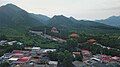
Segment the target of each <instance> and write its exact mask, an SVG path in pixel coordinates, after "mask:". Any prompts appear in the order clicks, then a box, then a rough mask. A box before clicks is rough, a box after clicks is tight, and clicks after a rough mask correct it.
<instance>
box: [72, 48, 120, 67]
mask: <svg viewBox="0 0 120 67" xmlns="http://www.w3.org/2000/svg"><path fill="white" fill-rule="evenodd" d="M80 54H82V56H83V59H82V61H83V63H84V64H85V65H89V66H94V64H97V65H98V64H99V63H100V64H101V65H103V66H106V65H108V64H110V63H111V64H118V65H119V66H120V57H117V56H114V57H112V56H108V55H103V54H97V55H92V53H91V52H90V51H88V50H81V52H73V56H74V57H75V56H77V55H80ZM96 67H97V66H96ZM98 67H99V66H98ZM106 67H107V66H106Z"/></svg>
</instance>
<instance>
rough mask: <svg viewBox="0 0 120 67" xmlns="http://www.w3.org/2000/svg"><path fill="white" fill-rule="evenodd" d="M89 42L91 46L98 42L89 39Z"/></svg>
mask: <svg viewBox="0 0 120 67" xmlns="http://www.w3.org/2000/svg"><path fill="white" fill-rule="evenodd" d="M87 42H88V43H89V44H95V43H96V40H95V39H89V40H87Z"/></svg>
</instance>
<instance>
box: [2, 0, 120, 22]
mask: <svg viewBox="0 0 120 67" xmlns="http://www.w3.org/2000/svg"><path fill="white" fill-rule="evenodd" d="M8 3H12V4H15V5H17V6H18V7H20V8H22V9H24V10H26V11H28V12H30V13H35V14H43V15H46V16H49V17H52V16H54V15H64V16H67V17H70V16H72V17H74V18H76V19H79V20H80V19H87V20H97V19H105V18H108V17H110V16H113V15H114V16H119V15H120V0H0V6H1V5H5V4H8Z"/></svg>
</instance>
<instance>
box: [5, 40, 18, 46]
mask: <svg viewBox="0 0 120 67" xmlns="http://www.w3.org/2000/svg"><path fill="white" fill-rule="evenodd" d="M16 42H17V41H11V42H7V43H8V44H9V45H14V43H16Z"/></svg>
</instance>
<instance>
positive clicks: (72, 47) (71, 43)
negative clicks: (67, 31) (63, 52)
mask: <svg viewBox="0 0 120 67" xmlns="http://www.w3.org/2000/svg"><path fill="white" fill-rule="evenodd" d="M77 46H78V42H77V40H75V39H68V40H67V45H66V49H67V50H68V51H70V52H73V51H76V50H77V49H76V48H77Z"/></svg>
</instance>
